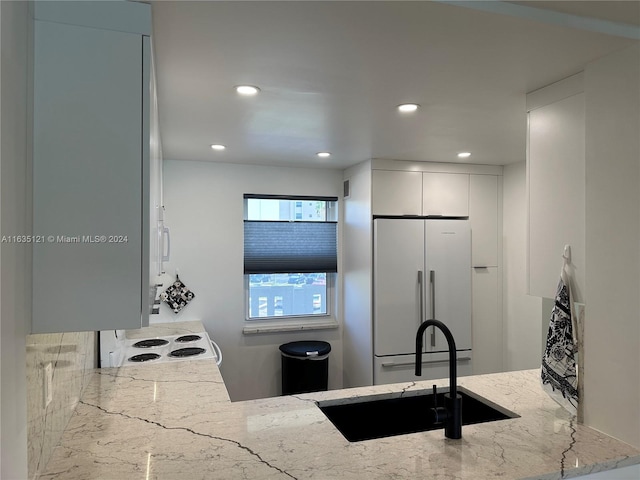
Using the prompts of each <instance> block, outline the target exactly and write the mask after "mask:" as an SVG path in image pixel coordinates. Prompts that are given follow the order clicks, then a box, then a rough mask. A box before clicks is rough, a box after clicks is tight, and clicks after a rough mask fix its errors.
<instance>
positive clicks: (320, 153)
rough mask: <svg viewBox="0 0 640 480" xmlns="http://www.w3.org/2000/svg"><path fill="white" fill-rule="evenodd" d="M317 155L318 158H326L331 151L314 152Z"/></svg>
mask: <svg viewBox="0 0 640 480" xmlns="http://www.w3.org/2000/svg"><path fill="white" fill-rule="evenodd" d="M316 155H317V156H319V157H320V158H327V157H330V156H331V153H329V152H318V153H316Z"/></svg>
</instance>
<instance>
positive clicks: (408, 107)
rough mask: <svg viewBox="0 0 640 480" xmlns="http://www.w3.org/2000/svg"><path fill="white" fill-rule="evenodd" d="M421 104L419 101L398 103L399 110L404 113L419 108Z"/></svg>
mask: <svg viewBox="0 0 640 480" xmlns="http://www.w3.org/2000/svg"><path fill="white" fill-rule="evenodd" d="M419 106H420V105H418V104H417V103H403V104H402V105H398V110H400V111H401V112H402V113H410V112H415V111H416V110H418V107H419Z"/></svg>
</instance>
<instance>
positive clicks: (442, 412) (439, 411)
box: [431, 385, 449, 425]
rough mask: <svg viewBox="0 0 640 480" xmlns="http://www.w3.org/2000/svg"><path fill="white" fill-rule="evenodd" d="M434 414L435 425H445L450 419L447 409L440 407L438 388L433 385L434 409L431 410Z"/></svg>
mask: <svg viewBox="0 0 640 480" xmlns="http://www.w3.org/2000/svg"><path fill="white" fill-rule="evenodd" d="M431 412H432V414H433V423H435V424H436V425H440V424H441V423H445V422H446V421H447V419H448V418H449V413H448V412H447V409H446V408H445V407H439V406H438V387H436V385H433V408H431Z"/></svg>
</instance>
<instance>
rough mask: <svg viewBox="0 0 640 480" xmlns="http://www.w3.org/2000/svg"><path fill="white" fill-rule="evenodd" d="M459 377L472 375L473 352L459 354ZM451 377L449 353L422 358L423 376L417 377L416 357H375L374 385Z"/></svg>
mask: <svg viewBox="0 0 640 480" xmlns="http://www.w3.org/2000/svg"><path fill="white" fill-rule="evenodd" d="M457 359H458V362H457V367H458V372H457V373H458V377H464V376H466V375H471V373H472V371H471V359H472V355H471V351H459V352H457ZM448 377H449V353H448V352H446V353H445V352H440V353H426V354H423V356H422V375H421V376H420V377H417V376H416V375H415V355H393V356H390V357H374V360H373V384H374V385H385V384H388V383H401V382H416V381H422V380H435V379H438V378H448Z"/></svg>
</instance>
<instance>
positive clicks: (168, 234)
mask: <svg viewBox="0 0 640 480" xmlns="http://www.w3.org/2000/svg"><path fill="white" fill-rule="evenodd" d="M162 237H163V238H164V239H166V241H167V243H166V245H167V253H166V254H165V253H164V252H162V261H163V262H168V261H169V260H170V258H171V231H170V230H169V227H164V226H163V227H162ZM163 247H164V242H163Z"/></svg>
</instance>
